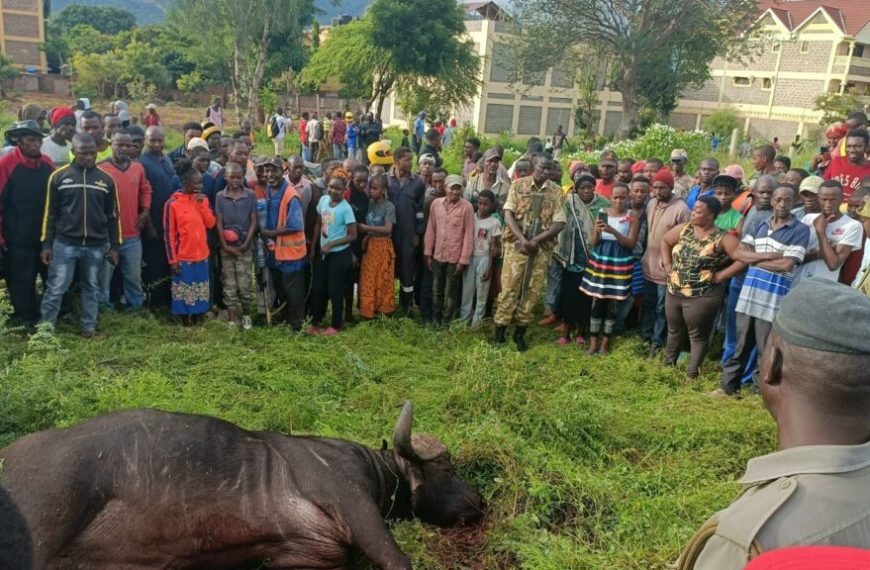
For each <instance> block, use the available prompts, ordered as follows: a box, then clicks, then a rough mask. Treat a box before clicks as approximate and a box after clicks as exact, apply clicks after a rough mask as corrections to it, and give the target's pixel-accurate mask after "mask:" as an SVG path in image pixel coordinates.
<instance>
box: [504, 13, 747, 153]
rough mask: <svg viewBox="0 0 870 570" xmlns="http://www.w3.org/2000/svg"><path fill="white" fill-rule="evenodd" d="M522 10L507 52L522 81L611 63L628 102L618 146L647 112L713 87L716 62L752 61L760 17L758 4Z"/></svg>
mask: <svg viewBox="0 0 870 570" xmlns="http://www.w3.org/2000/svg"><path fill="white" fill-rule="evenodd" d="M514 7H515V9H516V18H515V20H514V21H515V26H516V30H515V31H516V36H515V38H514V39H513V41H511V42H509V45H508V46H507V49H510V50H511V52H512V55H513V59H514V61H515V62H516V63H517V68H518V69H519V70H520V71H518V72H517V73H521V72H522V70H530V69H531V70H545V69H547V68H548V67H550V66H551V65H552V62H556V61H560V62H562V61H566V60H573V61H575V62H576V61H577V60H578V57H579V58H580V59H581V60H582V59H583V58H587V59H588V58H589V57H592V58H595V59H600V58H602V57H609V58H610V61H611V72H610V76H609V81H608V83H609V85H610V87H611V88H612V89H614V90H615V91H618V92H619V93H621V94H622V111H623V112H622V120H621V121H620V125H619V128H618V130H617V133H616V136H617V138H626V137H627V136H629V135H630V134H631V133H632V131H634V130H635V128H636V127H637V125H638V120H639V114H640V110H641V107H642V106H647V107H649V108H651V109H653V110H654V111H656V112H657V113H658V114H664V115H666V114H667V113H669V112H670V111H671V110H673V109H674V108H675V106H676V101H677V98H678V96H679V94H680V93H681V92H682V91H683V90H684V89H685V88H687V87H689V86H700V85H701V84H703V83H704V82H705V81H706V80H707V79H709V77H710V70H709V69H710V68H709V64H710V62H711V61H712V59H713V58H714V57H715V56H716V55H723V56H732V57H740V56H743V55H748V54H749V53H750V52H751V51H752V49H751V48H752V47H754V44H753V42H751V41H747V38H751V36H752V35H753V31H754V26H753V25H754V23H755V20H756V18H757V16H758V10H757V2H756V0H572V1H571V2H565V1H563V0H515V2H514ZM578 22H582V25H576V23H578ZM555 30H559V33H554V31H555ZM578 46H585V47H586V48H588V49H586V50H577V49H576V48H577V47H578ZM590 54H591V55H590Z"/></svg>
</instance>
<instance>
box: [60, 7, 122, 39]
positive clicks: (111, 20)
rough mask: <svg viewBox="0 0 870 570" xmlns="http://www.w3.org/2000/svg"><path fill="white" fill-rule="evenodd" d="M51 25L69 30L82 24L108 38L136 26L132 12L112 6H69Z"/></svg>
mask: <svg viewBox="0 0 870 570" xmlns="http://www.w3.org/2000/svg"><path fill="white" fill-rule="evenodd" d="M51 23H52V24H53V25H54V26H55V27H56V28H57V29H59V30H61V31H63V30H69V29H71V28H72V27H73V26H76V25H79V24H84V25H86V26H90V27H92V28H94V29H95V30H97V31H98V32H101V33H103V34H107V35H110V36H114V35H115V34H117V33H119V32H123V31H126V30H132V29H133V28H134V27H135V26H136V16H134V15H133V13H132V12H129V11H127V10H122V9H121V8H113V7H112V6H86V5H84V4H71V5H69V6H67V7H66V8H64V9H63V10H61V11H60V12H58V13H57V14H55V15H54V16H53V17H52V18H51Z"/></svg>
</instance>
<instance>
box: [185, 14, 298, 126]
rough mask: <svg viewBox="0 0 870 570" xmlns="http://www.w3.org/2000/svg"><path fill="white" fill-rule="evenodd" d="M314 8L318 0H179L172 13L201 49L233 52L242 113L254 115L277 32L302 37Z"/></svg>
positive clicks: (230, 64) (231, 69)
mask: <svg viewBox="0 0 870 570" xmlns="http://www.w3.org/2000/svg"><path fill="white" fill-rule="evenodd" d="M314 11H315V7H314V1H313V0H246V1H237V0H210V1H208V2H206V1H204V0H177V2H176V8H175V9H174V10H173V11H171V12H170V19H172V20H175V22H176V25H175V27H174V31H175V32H176V33H179V34H182V35H183V36H184V37H185V39H187V40H188V41H189V42H191V43H194V42H195V43H197V44H198V48H197V49H198V51H199V52H200V53H202V52H203V51H205V52H208V51H211V52H212V54H215V53H218V54H221V55H224V54H228V55H229V57H228V58H226V59H223V60H222V61H224V62H226V64H225V65H226V66H227V69H228V76H229V80H230V85H231V87H232V92H233V105H234V106H235V111H236V115H237V116H238V117H239V118H241V115H242V111H243V110H244V111H245V113H246V115H247V116H248V117H255V116H256V115H257V114H258V113H257V111H258V109H257V107H258V101H259V97H258V96H259V92H260V87H261V86H262V84H263V78H264V76H265V71H266V62H267V60H268V57H269V49H270V46H271V45H272V40H273V38H275V37H283V38H287V39H288V40H289V39H293V38H296V39H298V38H300V37H301V33H302V22H309V21H311V16H312V14H313V13H314ZM202 30H208V31H209V33H207V34H203V33H202ZM212 57H213V56H212Z"/></svg>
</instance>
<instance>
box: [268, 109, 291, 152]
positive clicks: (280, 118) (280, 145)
mask: <svg viewBox="0 0 870 570" xmlns="http://www.w3.org/2000/svg"><path fill="white" fill-rule="evenodd" d="M289 123H290V119H288V118H287V117H285V116H284V109H282V108H281V107H278V108H277V109H275V125H277V127H278V132H277V133H274V136H273V137H272V144H273V145H275V156H284V137H285V136H287V131H288V130H289V128H290V124H289Z"/></svg>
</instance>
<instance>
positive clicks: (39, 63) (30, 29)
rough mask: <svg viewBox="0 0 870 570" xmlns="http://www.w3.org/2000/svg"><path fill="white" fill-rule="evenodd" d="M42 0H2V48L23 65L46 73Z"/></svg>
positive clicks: (0, 46) (0, 37)
mask: <svg viewBox="0 0 870 570" xmlns="http://www.w3.org/2000/svg"><path fill="white" fill-rule="evenodd" d="M43 42H45V20H44V17H43V11H42V0H0V50H2V52H3V53H4V54H5V55H7V56H9V57H10V58H11V59H12V61H13V62H14V63H15V64H16V65H17V66H19V67H21V68H22V69H33V70H35V71H37V72H40V73H45V71H46V65H45V53H43V51H42V50H40V49H39V45H40V44H41V43H43Z"/></svg>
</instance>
